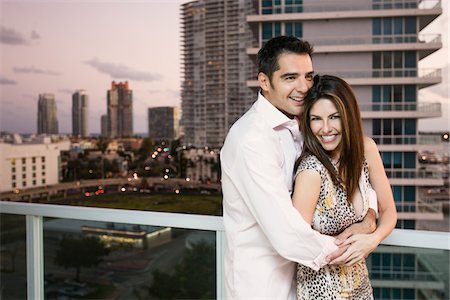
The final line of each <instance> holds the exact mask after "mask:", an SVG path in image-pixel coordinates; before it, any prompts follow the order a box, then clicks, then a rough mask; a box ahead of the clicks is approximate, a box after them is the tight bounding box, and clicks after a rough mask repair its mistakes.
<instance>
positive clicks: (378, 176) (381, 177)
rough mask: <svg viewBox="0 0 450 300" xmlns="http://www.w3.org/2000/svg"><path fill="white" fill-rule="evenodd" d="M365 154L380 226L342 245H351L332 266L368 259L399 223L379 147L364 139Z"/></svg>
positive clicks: (356, 235)
mask: <svg viewBox="0 0 450 300" xmlns="http://www.w3.org/2000/svg"><path fill="white" fill-rule="evenodd" d="M364 154H365V157H366V159H367V163H368V167H369V179H370V183H371V184H372V187H373V189H374V190H375V192H376V193H377V198H378V212H379V218H378V225H377V229H376V230H375V231H374V232H373V233H370V234H354V235H352V236H350V237H349V238H348V239H346V240H345V241H344V242H343V243H342V245H349V248H348V249H347V251H346V252H345V253H344V255H342V256H341V257H338V258H337V259H335V260H333V261H332V262H331V264H344V265H347V266H351V265H353V264H354V263H356V262H358V261H359V260H361V259H363V258H365V257H367V256H368V255H369V254H370V253H371V252H372V251H373V250H375V248H376V247H377V246H378V245H379V244H380V243H381V241H382V240H384V239H385V238H386V237H387V236H388V235H389V234H390V233H391V232H392V230H393V229H394V227H395V224H396V223H397V211H396V209H395V203H394V197H393V195H392V189H391V185H390V183H389V180H388V178H387V176H386V172H385V170H384V166H383V161H382V160H381V156H380V153H379V151H378V147H377V145H376V144H375V142H374V141H373V140H372V139H371V138H369V137H365V138H364Z"/></svg>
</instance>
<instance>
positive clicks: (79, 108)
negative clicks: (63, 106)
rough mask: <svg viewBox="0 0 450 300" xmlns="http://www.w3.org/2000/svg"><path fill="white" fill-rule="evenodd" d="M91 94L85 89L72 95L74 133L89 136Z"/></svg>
mask: <svg viewBox="0 0 450 300" xmlns="http://www.w3.org/2000/svg"><path fill="white" fill-rule="evenodd" d="M88 106H89V96H88V95H87V93H86V91H85V90H78V91H76V92H75V93H73V95H72V135H74V136H80V137H87V136H89V108H88Z"/></svg>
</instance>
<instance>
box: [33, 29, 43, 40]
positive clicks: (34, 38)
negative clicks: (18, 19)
mask: <svg viewBox="0 0 450 300" xmlns="http://www.w3.org/2000/svg"><path fill="white" fill-rule="evenodd" d="M40 38H41V36H40V35H39V34H38V33H37V32H36V31H35V30H33V31H32V32H31V39H33V40H39V39H40Z"/></svg>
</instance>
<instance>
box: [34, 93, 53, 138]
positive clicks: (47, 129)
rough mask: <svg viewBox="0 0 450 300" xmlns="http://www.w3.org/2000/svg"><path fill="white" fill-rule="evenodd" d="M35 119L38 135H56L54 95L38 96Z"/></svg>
mask: <svg viewBox="0 0 450 300" xmlns="http://www.w3.org/2000/svg"><path fill="white" fill-rule="evenodd" d="M37 119H38V120H37V133H38V134H58V115H57V111H56V102H55V95H54V94H49V93H45V94H39V99H38V118H37Z"/></svg>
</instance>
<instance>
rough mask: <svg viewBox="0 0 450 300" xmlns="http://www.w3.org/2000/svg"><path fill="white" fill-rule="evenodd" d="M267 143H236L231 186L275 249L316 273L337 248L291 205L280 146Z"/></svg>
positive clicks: (252, 141)
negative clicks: (237, 147) (236, 150)
mask: <svg viewBox="0 0 450 300" xmlns="http://www.w3.org/2000/svg"><path fill="white" fill-rule="evenodd" d="M267 140H268V138H267V137H264V138H259V139H258V138H255V139H251V140H247V141H246V142H245V143H240V146H239V150H238V152H237V153H236V155H237V157H236V158H235V160H234V162H235V163H234V164H233V165H232V166H230V167H231V170H230V172H231V173H232V176H233V177H234V178H235V180H233V184H235V185H236V188H237V190H238V191H239V193H240V194H241V196H242V199H243V200H244V202H245V204H246V206H247V207H248V208H249V210H250V211H251V213H252V215H253V216H254V218H255V220H256V222H257V223H258V225H259V226H260V227H261V229H262V231H263V232H264V234H265V235H266V236H267V238H268V240H269V241H270V243H271V244H272V246H273V247H274V248H275V250H276V251H277V252H278V253H279V254H280V255H281V256H283V257H284V258H286V259H288V260H291V261H295V262H298V263H300V264H303V265H305V266H308V267H310V268H312V269H314V270H318V269H319V268H321V267H322V266H324V265H326V264H327V262H326V260H325V258H326V256H327V255H328V254H330V253H331V252H333V251H335V250H337V249H338V247H337V246H336V245H335V244H334V238H333V237H331V236H326V235H322V234H320V233H319V232H317V231H315V230H313V229H312V228H311V226H310V225H309V224H308V223H307V222H306V221H305V220H304V219H303V218H302V216H301V214H300V213H299V212H298V211H297V210H296V209H295V208H294V206H293V205H292V200H291V197H290V194H289V191H288V189H287V188H286V184H285V181H284V173H283V167H282V164H283V154H282V152H281V151H280V150H279V146H280V144H279V143H277V142H274V141H272V142H270V141H267Z"/></svg>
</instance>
